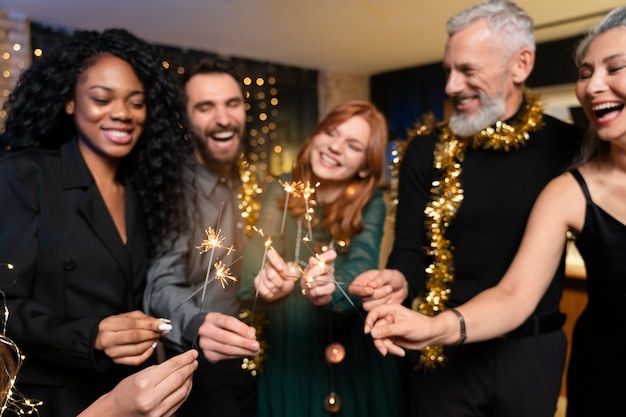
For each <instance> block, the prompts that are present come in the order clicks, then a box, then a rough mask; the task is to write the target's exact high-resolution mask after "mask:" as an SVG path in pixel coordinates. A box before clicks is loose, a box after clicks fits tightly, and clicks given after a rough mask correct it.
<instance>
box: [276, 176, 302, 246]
mask: <svg viewBox="0 0 626 417" xmlns="http://www.w3.org/2000/svg"><path fill="white" fill-rule="evenodd" d="M278 183H279V184H280V185H282V186H283V190H285V207H284V208H283V221H282V223H281V226H280V235H281V236H282V235H283V233H284V231H285V219H286V218H287V206H288V205H289V196H294V197H299V196H300V190H301V189H302V188H303V186H304V184H302V181H293V182H288V181H285V182H283V181H281V180H278Z"/></svg>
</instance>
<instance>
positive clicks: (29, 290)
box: [0, 140, 148, 415]
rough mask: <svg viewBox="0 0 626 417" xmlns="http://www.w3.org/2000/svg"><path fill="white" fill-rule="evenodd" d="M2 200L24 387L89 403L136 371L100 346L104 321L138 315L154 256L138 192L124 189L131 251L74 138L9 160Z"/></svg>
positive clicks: (12, 327)
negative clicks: (96, 345) (37, 387)
mask: <svg viewBox="0 0 626 417" xmlns="http://www.w3.org/2000/svg"><path fill="white" fill-rule="evenodd" d="M0 196H2V197H1V201H2V202H1V203H0V219H1V220H0V221H1V223H0V224H1V225H2V226H1V227H0V263H2V262H10V263H12V264H14V266H15V269H14V270H13V271H2V272H0V273H1V274H14V277H15V284H13V285H11V286H9V287H7V288H3V289H4V291H5V293H6V297H7V304H8V307H9V312H10V318H9V320H8V327H7V334H8V336H9V337H11V338H12V339H13V340H14V341H15V342H16V343H17V344H18V346H19V347H20V348H21V349H22V351H23V353H24V354H25V355H26V361H25V363H24V366H23V368H22V371H21V373H20V376H19V379H18V389H19V390H20V391H22V392H23V393H24V394H27V393H28V392H27V391H28V390H29V386H30V385H33V384H36V385H41V386H44V387H56V388H54V390H56V391H55V392H57V394H54V395H56V396H58V391H59V390H69V391H72V390H77V391H74V393H75V394H77V393H78V392H82V393H83V394H79V395H75V396H79V397H81V398H78V399H77V405H76V407H82V406H83V405H84V406H86V404H89V403H90V402H91V401H93V400H95V399H96V398H97V397H98V396H99V395H101V394H102V393H103V392H104V391H105V390H108V389H109V388H110V387H111V386H112V384H114V383H116V382H118V381H119V379H120V378H121V377H122V376H123V375H126V374H128V373H130V372H131V371H134V369H131V368H129V367H119V366H114V364H113V362H112V361H111V360H110V359H109V358H108V357H106V356H105V355H104V353H103V352H101V351H95V350H94V348H93V346H94V342H95V338H96V335H97V331H98V324H99V322H100V321H101V320H102V319H103V318H105V317H107V316H110V315H114V314H119V313H123V312H127V311H131V310H135V309H141V298H142V293H143V289H144V285H145V274H146V269H147V263H148V254H147V235H146V231H145V226H144V223H143V219H142V216H141V213H140V210H139V205H138V201H137V199H136V195H135V193H134V191H133V190H132V188H131V187H130V185H129V184H126V192H125V198H126V202H125V204H126V206H125V207H126V227H127V236H128V242H127V244H126V245H124V243H123V242H122V240H121V238H120V237H119V234H118V233H117V229H116V228H115V225H114V223H113V220H112V218H111V216H110V214H109V212H108V210H107V208H106V206H105V204H104V200H103V199H102V196H101V195H100V192H99V191H98V188H97V186H96V184H95V182H94V180H93V178H92V176H91V173H90V172H89V170H88V168H87V166H86V164H85V162H84V160H83V158H82V155H81V154H80V152H79V150H78V146H77V144H76V141H74V140H72V141H70V142H69V143H67V144H65V145H63V146H62V147H61V149H60V150H54V151H53V150H42V149H30V150H24V151H18V152H16V153H13V154H7V155H4V156H3V157H2V158H1V159H0ZM79 388H80V391H78V389H79ZM44 394H45V395H47V394H46V393H45V388H44ZM38 395H42V394H41V391H38ZM70 397H71V395H70ZM82 397H84V398H82ZM88 397H90V398H88ZM39 399H42V398H39ZM43 400H44V401H45V400H48V401H51V402H53V401H54V396H53V397H52V398H48V399H46V398H43ZM78 403H80V404H78ZM81 404H82V405H81ZM69 406H70V405H68V407H69ZM46 408H47V407H46V406H45V405H44V407H43V408H42V411H45V410H46ZM45 414H46V415H49V414H47V413H45ZM42 415H43V414H42ZM65 415H76V413H75V412H74V410H73V409H72V408H68V409H67V414H65Z"/></svg>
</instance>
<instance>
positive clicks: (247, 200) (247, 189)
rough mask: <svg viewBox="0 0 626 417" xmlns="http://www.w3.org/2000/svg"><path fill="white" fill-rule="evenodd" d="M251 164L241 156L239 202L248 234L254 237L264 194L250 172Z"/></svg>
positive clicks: (254, 176)
mask: <svg viewBox="0 0 626 417" xmlns="http://www.w3.org/2000/svg"><path fill="white" fill-rule="evenodd" d="M249 167H250V164H249V163H248V161H246V160H245V158H244V156H243V154H241V155H239V178H241V189H240V190H239V192H238V193H237V199H238V200H239V210H240V211H241V217H243V219H244V220H245V222H246V234H247V235H248V237H250V236H252V232H253V230H254V229H253V228H254V225H255V224H256V220H257V218H258V217H259V211H260V210H261V202H260V201H259V198H258V197H259V194H261V193H262V192H263V190H262V189H261V187H259V184H258V183H257V181H256V175H255V174H254V172H252V171H251V170H250V168H249Z"/></svg>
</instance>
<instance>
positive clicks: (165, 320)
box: [159, 317, 172, 323]
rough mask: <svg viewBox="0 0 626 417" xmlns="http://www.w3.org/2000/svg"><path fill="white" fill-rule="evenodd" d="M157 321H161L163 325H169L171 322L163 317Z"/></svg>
mask: <svg viewBox="0 0 626 417" xmlns="http://www.w3.org/2000/svg"><path fill="white" fill-rule="evenodd" d="M159 320H161V321H162V322H163V323H171V322H172V320H170V319H166V318H163V317H161V318H159Z"/></svg>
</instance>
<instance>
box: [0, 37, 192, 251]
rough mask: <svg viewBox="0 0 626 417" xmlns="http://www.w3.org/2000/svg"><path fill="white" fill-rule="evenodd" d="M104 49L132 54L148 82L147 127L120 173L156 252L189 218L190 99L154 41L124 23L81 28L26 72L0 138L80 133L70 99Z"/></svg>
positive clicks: (16, 141)
mask: <svg viewBox="0 0 626 417" xmlns="http://www.w3.org/2000/svg"><path fill="white" fill-rule="evenodd" d="M103 54H112V55H114V56H116V57H118V58H120V59H123V60H124V61H126V62H128V63H129V64H130V66H131V67H132V68H133V70H134V72H135V74H136V75H137V77H138V78H139V80H140V81H141V83H142V84H143V87H144V90H145V100H146V113H147V114H146V123H145V129H144V132H143V133H142V136H141V138H140V140H139V141H138V143H137V145H135V147H134V148H133V150H132V152H131V153H130V154H129V155H128V156H127V157H125V158H124V160H123V161H122V164H121V166H120V171H119V174H120V175H121V176H122V177H124V178H128V179H129V180H130V182H131V184H132V185H133V187H134V188H135V190H136V192H137V195H138V198H139V201H140V204H141V208H142V211H143V214H144V219H145V221H146V226H147V230H148V233H149V236H150V251H151V254H154V251H155V249H156V246H157V245H161V244H162V243H163V241H164V239H165V236H167V235H168V234H169V232H170V231H173V230H178V228H179V227H182V225H181V223H183V222H184V221H185V220H184V219H185V216H183V215H181V213H182V212H183V211H182V210H183V207H182V204H183V200H184V199H183V198H182V197H183V195H182V194H183V191H182V190H183V187H182V185H181V181H182V179H181V178H182V175H181V174H182V170H183V166H184V165H185V164H187V163H188V161H189V158H190V155H191V143H190V141H188V140H187V138H188V128H187V123H186V122H185V115H184V110H183V109H184V107H183V106H182V105H181V103H180V98H179V94H178V91H176V88H175V86H176V84H175V82H174V80H173V78H172V77H173V76H172V75H169V74H168V73H167V71H166V70H165V69H164V68H163V65H162V64H161V61H160V60H159V58H158V57H159V53H158V50H157V48H156V46H154V45H151V44H149V43H147V42H145V41H144V40H142V39H139V38H138V37H136V36H135V35H133V34H132V33H130V32H128V31H126V30H124V29H107V30H104V31H102V32H97V31H77V32H75V33H74V34H73V35H72V36H71V37H69V38H68V39H66V40H65V41H64V42H61V43H60V44H59V45H57V46H56V47H55V48H54V50H52V51H50V52H47V53H45V55H44V56H43V57H42V58H40V59H37V60H35V61H34V62H33V64H32V65H31V66H30V67H29V68H28V69H27V70H26V71H24V73H22V75H21V76H20V78H19V80H18V83H17V86H16V88H15V89H14V91H13V92H12V93H11V95H10V96H9V98H8V100H7V101H6V102H5V105H4V109H5V111H6V113H7V118H6V122H5V130H4V133H3V134H2V135H0V145H1V146H2V149H4V150H5V151H11V150H15V149H20V148H28V147H41V148H58V147H59V146H60V145H62V144H64V143H66V142H67V141H69V140H72V139H73V138H75V137H76V135H77V132H76V128H75V126H74V121H73V118H72V116H70V115H68V114H67V113H66V112H65V105H66V103H67V102H68V101H70V100H71V99H72V98H73V95H74V93H75V88H76V82H77V79H78V77H79V75H80V74H81V73H82V72H83V71H85V70H86V69H87V68H89V67H90V66H91V65H93V63H94V62H95V61H96V60H97V59H98V58H99V57H100V56H102V55H103Z"/></svg>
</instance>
